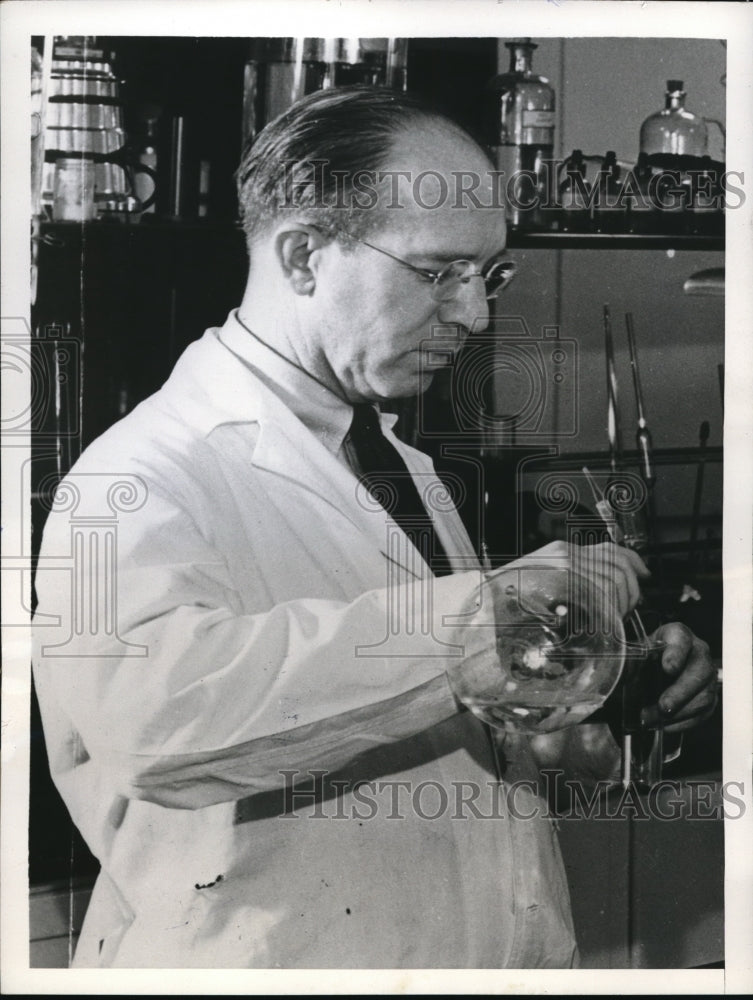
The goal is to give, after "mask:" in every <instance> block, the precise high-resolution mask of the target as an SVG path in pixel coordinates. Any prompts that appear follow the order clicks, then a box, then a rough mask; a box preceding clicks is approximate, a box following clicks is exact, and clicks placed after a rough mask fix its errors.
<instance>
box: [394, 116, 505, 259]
mask: <svg viewBox="0 0 753 1000" xmlns="http://www.w3.org/2000/svg"><path fill="white" fill-rule="evenodd" d="M377 189H378V209H379V210H382V211H381V214H382V219H383V221H384V224H385V225H386V226H388V227H390V228H397V229H400V230H402V231H403V232H404V233H405V234H406V235H409V234H410V231H411V229H412V228H413V227H415V229H416V230H417V231H418V230H421V231H434V233H435V234H436V236H437V254H436V256H438V257H439V256H441V249H440V248H441V246H442V245H445V244H446V240H445V239H444V238H443V237H444V236H445V235H449V234H451V233H452V231H453V230H455V231H456V233H457V237H458V242H459V245H463V243H464V242H467V240H468V239H469V237H476V236H477V235H479V234H480V235H481V236H482V238H485V240H486V241H490V242H491V243H494V242H495V241H496V243H497V244H498V245H499V246H501V245H503V243H504V239H505V223H504V207H503V204H502V201H501V198H500V187H499V184H498V176H497V174H496V172H495V169H494V166H493V164H492V163H491V161H490V160H489V159H488V157H487V156H486V154H485V153H484V151H483V150H482V149H481V148H480V147H479V146H477V145H476V143H474V142H473V141H472V140H471V139H470V138H469V137H468V136H466V135H465V134H464V133H462V132H461V131H460V130H459V129H455V127H454V126H452V125H451V124H450V123H449V122H448V123H446V124H444V123H441V122H440V124H439V125H438V126H437V127H436V129H433V128H429V127H427V126H425V125H422V126H421V127H419V128H417V129H416V130H414V131H411V132H407V131H406V132H404V133H402V134H399V135H398V136H397V137H396V139H395V141H394V143H393V146H392V149H391V151H390V154H389V155H388V157H387V158H386V160H385V162H384V164H383V166H382V168H381V169H380V171H379V176H378V184H377ZM449 256H450V253H448V257H449Z"/></svg>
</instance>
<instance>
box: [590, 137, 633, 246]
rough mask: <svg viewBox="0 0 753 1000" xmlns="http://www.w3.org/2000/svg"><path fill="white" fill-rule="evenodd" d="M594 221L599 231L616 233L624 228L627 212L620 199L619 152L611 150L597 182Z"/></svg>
mask: <svg viewBox="0 0 753 1000" xmlns="http://www.w3.org/2000/svg"><path fill="white" fill-rule="evenodd" d="M596 184H597V191H596V199H595V200H594V203H593V223H594V229H595V230H596V232H597V233H616V232H619V231H620V230H621V229H622V228H623V222H624V218H625V212H624V210H623V207H622V204H621V200H620V168H619V166H618V165H617V154H616V153H615V152H614V150H609V152H608V153H607V155H606V156H605V157H604V162H603V164H602V167H601V170H600V171H599V177H598V180H597V182H596Z"/></svg>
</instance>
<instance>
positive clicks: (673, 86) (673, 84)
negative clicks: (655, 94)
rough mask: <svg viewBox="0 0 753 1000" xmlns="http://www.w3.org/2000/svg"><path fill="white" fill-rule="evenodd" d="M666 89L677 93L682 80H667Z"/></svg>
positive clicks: (680, 87) (680, 88)
mask: <svg viewBox="0 0 753 1000" xmlns="http://www.w3.org/2000/svg"><path fill="white" fill-rule="evenodd" d="M667 90H668V91H669V92H670V93H677V92H678V91H681V90H682V80H667Z"/></svg>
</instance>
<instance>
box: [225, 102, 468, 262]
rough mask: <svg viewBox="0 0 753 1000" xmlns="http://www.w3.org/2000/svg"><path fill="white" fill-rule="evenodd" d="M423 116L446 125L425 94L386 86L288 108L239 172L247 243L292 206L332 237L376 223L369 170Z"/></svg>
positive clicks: (375, 169) (377, 213) (260, 137)
mask: <svg viewBox="0 0 753 1000" xmlns="http://www.w3.org/2000/svg"><path fill="white" fill-rule="evenodd" d="M420 122H434V123H438V122H444V124H446V125H450V123H449V121H448V120H447V119H446V118H444V116H443V115H440V114H439V113H438V112H437V111H435V110H434V109H433V108H432V107H431V106H430V105H429V104H427V103H426V102H425V101H424V100H423V99H422V98H420V97H417V96H415V95H413V94H408V93H404V92H400V91H396V90H391V89H389V88H386V87H371V86H364V85H358V86H351V87H339V88H334V89H330V90H320V91H316V92H315V93H313V94H309V96H308V97H304V98H303V100H301V101H298V102H297V103H296V104H294V105H293V106H292V107H290V108H288V110H287V111H285V112H283V114H281V115H280V116H279V117H278V118H275V119H274V120H273V121H271V122H270V123H269V124H268V125H267V126H266V127H265V128H264V129H263V130H262V131H261V132H260V133H259V135H258V136H257V137H256V138H255V139H254V140H252V141H251V142H250V143H249V145H248V146H247V147H246V149H245V150H244V153H243V157H242V159H241V164H240V166H239V168H238V170H237V172H236V181H237V184H238V202H239V206H240V213H241V219H242V222H243V228H244V230H245V233H246V241H247V243H248V246H249V249H251V247H252V245H253V242H254V240H255V239H256V237H257V236H258V235H259V234H260V233H262V232H265V231H266V230H267V229H268V228H269V227H270V225H271V224H273V223H274V222H275V221H276V220H277V219H278V218H281V217H283V216H284V215H285V214H287V213H289V212H291V211H295V212H296V213H298V214H299V215H302V216H303V217H304V219H305V221H307V222H309V223H311V224H314V225H317V226H319V227H320V228H321V229H323V230H324V231H325V232H327V233H328V234H330V235H332V234H334V233H335V232H336V231H337V230H338V229H347V231H349V232H351V233H352V234H353V235H362V234H364V233H365V232H367V231H368V230H369V229H372V228H374V226H376V225H378V224H379V222H380V221H381V219H382V218H383V216H382V214H381V213H380V211H379V207H378V205H377V204H376V198H375V197H374V196H373V194H370V191H369V189H370V184H371V182H372V180H373V176H374V175H375V174H376V173H378V171H380V170H382V169H383V168H384V167H385V166H386V162H387V159H388V156H389V154H390V151H391V148H392V145H393V143H394V141H395V138H396V137H397V135H398V134H400V133H401V132H404V131H405V130H409V129H410V128H411V126H413V125H415V124H418V123H420ZM451 127H452V126H451ZM455 127H456V128H457V126H455ZM371 190H373V187H372V188H371Z"/></svg>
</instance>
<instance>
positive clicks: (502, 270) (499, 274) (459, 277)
mask: <svg viewBox="0 0 753 1000" xmlns="http://www.w3.org/2000/svg"><path fill="white" fill-rule="evenodd" d="M514 274H515V265H514V264H513V263H512V262H511V261H509V260H493V261H491V263H490V264H489V265H488V267H487V268H486V269H485V270H484V272H483V274H482V275H481V277H483V279H484V283H485V285H486V297H487V299H492V298H494V297H495V296H496V295H497V294H498V293H499V292H501V291H502V289H503V288H504V287H505V286H506V285H508V284H509V283H510V281H511V280H512V277H513V275H514ZM478 275H479V272H478V271H476V270H475V269H474V267H473V264H471V263H470V261H453V262H452V264H449V265H448V266H447V267H446V268H445V269H444V270H443V271H442V272H441V273H440V275H439V277H438V278H437V281H436V284H435V286H434V287H435V289H436V294H437V297H438V298H439V299H441V300H445V299H451V298H452V297H453V296H454V295H456V294H457V292H458V289H459V287H460V286H461V285H462V284H465V283H466V282H468V281H470V279H471V278H472V277H475V276H478Z"/></svg>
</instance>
